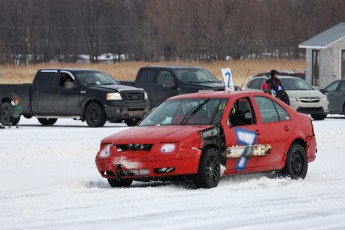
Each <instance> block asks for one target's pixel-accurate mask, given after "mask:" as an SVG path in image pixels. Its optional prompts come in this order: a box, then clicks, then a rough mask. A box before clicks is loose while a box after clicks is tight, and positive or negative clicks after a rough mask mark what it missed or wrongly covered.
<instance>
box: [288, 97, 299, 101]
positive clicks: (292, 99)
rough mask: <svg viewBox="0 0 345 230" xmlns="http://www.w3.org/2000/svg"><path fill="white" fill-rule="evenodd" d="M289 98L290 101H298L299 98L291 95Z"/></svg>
mask: <svg viewBox="0 0 345 230" xmlns="http://www.w3.org/2000/svg"><path fill="white" fill-rule="evenodd" d="M289 99H290V101H298V98H295V97H290V96H289Z"/></svg>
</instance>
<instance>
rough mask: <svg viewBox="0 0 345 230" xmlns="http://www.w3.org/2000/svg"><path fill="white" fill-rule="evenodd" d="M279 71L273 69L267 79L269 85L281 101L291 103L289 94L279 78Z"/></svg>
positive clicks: (273, 93)
mask: <svg viewBox="0 0 345 230" xmlns="http://www.w3.org/2000/svg"><path fill="white" fill-rule="evenodd" d="M278 74H279V73H278V71H277V70H274V69H273V70H271V78H270V79H267V80H266V83H267V85H268V87H269V88H270V90H271V94H272V95H273V96H275V97H276V98H279V99H280V100H281V101H283V102H285V103H286V104H288V105H290V99H289V96H288V94H287V93H286V92H285V90H284V88H283V86H282V84H281V82H280V80H279V79H278Z"/></svg>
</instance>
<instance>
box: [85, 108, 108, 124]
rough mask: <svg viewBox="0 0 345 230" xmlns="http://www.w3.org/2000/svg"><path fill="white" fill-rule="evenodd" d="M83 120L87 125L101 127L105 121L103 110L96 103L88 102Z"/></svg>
mask: <svg viewBox="0 0 345 230" xmlns="http://www.w3.org/2000/svg"><path fill="white" fill-rule="evenodd" d="M85 120H86V123H87V125H88V126H89V127H102V126H104V124H105V122H106V117H105V112H104V109H103V108H102V106H100V105H99V104H97V103H90V104H89V105H88V106H87V107H86V110H85Z"/></svg>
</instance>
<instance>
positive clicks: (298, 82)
mask: <svg viewBox="0 0 345 230" xmlns="http://www.w3.org/2000/svg"><path fill="white" fill-rule="evenodd" d="M279 80H280V81H281V83H282V85H283V87H284V89H285V90H314V89H313V87H311V86H310V85H309V84H308V83H307V82H305V81H304V80H302V79H300V78H279Z"/></svg>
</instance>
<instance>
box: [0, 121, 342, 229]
mask: <svg viewBox="0 0 345 230" xmlns="http://www.w3.org/2000/svg"><path fill="white" fill-rule="evenodd" d="M313 123H314V127H315V133H316V137H317V141H318V152H317V159H316V161H314V162H312V163H311V164H309V171H308V175H307V177H306V179H305V180H298V181H295V180H294V181H292V180H289V179H281V178H276V177H273V176H272V175H270V174H251V175H244V176H230V177H226V178H222V179H221V181H220V184H219V185H218V187H217V188H214V189H197V190H196V189H194V188H193V187H192V186H189V185H188V184H173V183H157V182H155V183H139V182H134V183H133V185H132V186H131V187H130V188H110V186H109V185H108V183H107V181H106V180H105V179H103V178H102V177H101V176H100V175H99V174H98V171H97V169H96V166H95V162H94V159H95V154H96V152H97V151H98V148H99V142H100V140H101V139H102V138H103V137H105V136H108V135H110V134H112V133H114V132H118V131H120V130H123V129H127V128H128V127H127V126H126V125H125V124H110V123H107V124H106V126H105V127H103V128H89V127H87V125H86V124H85V123H82V122H80V121H73V120H70V119H66V120H63V119H61V120H59V121H58V122H57V123H56V125H54V126H53V127H42V126H41V125H39V123H38V122H37V121H36V119H35V118H33V119H29V120H28V119H25V118H22V119H21V126H20V128H19V129H15V128H13V127H12V128H11V129H5V130H0V172H1V173H0V229H115V228H116V229H243V230H247V229H289V230H290V229H320V230H324V229H345V167H344V164H345V118H344V116H331V117H328V118H327V119H326V120H324V121H314V122H313Z"/></svg>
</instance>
